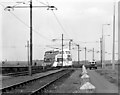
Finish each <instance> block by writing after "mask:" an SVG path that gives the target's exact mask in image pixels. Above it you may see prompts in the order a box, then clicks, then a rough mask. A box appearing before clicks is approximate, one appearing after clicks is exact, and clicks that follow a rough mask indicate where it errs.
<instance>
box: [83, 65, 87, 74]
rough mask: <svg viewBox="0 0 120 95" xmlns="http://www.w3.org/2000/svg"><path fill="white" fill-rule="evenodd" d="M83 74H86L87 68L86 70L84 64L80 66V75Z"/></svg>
mask: <svg viewBox="0 0 120 95" xmlns="http://www.w3.org/2000/svg"><path fill="white" fill-rule="evenodd" d="M83 74H87V70H86V68H85V66H84V65H83V66H82V75H83Z"/></svg>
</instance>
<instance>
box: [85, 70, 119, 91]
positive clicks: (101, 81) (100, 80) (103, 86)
mask: <svg viewBox="0 0 120 95" xmlns="http://www.w3.org/2000/svg"><path fill="white" fill-rule="evenodd" d="M87 71H88V74H89V76H90V82H91V83H92V84H93V85H94V86H95V87H96V93H118V87H117V86H116V85H115V84H113V83H110V82H109V81H108V80H107V79H105V78H104V77H103V76H101V75H100V74H98V73H97V72H95V71H94V70H87Z"/></svg>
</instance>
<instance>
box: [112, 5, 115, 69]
mask: <svg viewBox="0 0 120 95" xmlns="http://www.w3.org/2000/svg"><path fill="white" fill-rule="evenodd" d="M112 69H113V70H114V69H115V4H114V14H113V49H112Z"/></svg>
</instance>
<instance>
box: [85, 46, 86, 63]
mask: <svg viewBox="0 0 120 95" xmlns="http://www.w3.org/2000/svg"><path fill="white" fill-rule="evenodd" d="M85 65H86V47H85Z"/></svg>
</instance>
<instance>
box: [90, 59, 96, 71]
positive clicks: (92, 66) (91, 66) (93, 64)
mask: <svg viewBox="0 0 120 95" xmlns="http://www.w3.org/2000/svg"><path fill="white" fill-rule="evenodd" d="M92 68H93V69H97V64H96V61H91V62H89V69H90V70H91V69H92Z"/></svg>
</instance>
